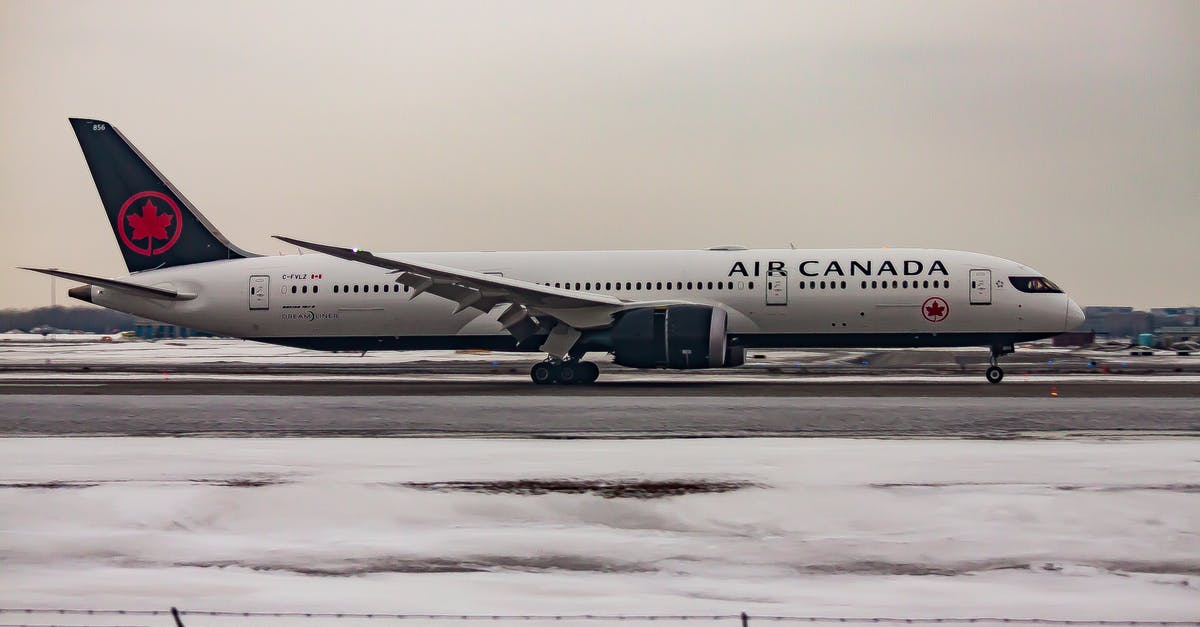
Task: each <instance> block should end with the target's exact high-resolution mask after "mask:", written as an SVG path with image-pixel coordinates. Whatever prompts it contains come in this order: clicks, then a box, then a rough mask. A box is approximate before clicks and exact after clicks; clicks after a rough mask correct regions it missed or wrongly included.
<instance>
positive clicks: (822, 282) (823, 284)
mask: <svg viewBox="0 0 1200 627" xmlns="http://www.w3.org/2000/svg"><path fill="white" fill-rule="evenodd" d="M821 289H825V282H824V281H821Z"/></svg>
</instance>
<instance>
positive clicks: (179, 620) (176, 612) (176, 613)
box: [171, 607, 184, 627]
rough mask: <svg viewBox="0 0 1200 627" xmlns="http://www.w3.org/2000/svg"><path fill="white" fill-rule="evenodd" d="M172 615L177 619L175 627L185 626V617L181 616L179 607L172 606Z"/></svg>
mask: <svg viewBox="0 0 1200 627" xmlns="http://www.w3.org/2000/svg"><path fill="white" fill-rule="evenodd" d="M171 617H172V618H174V619H175V627H184V626H183V619H182V618H179V609H178V608H174V607H173V608H171Z"/></svg>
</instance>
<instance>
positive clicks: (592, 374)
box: [579, 361, 600, 383]
mask: <svg viewBox="0 0 1200 627" xmlns="http://www.w3.org/2000/svg"><path fill="white" fill-rule="evenodd" d="M579 370H580V376H579V382H580V383H595V382H596V379H599V378H600V366H597V365H596V364H594V363H592V362H590V361H583V362H579Z"/></svg>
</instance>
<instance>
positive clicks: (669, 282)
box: [667, 281, 675, 290]
mask: <svg viewBox="0 0 1200 627" xmlns="http://www.w3.org/2000/svg"><path fill="white" fill-rule="evenodd" d="M671 285H672V282H671V281H667V289H669V290H673V289H675V288H674V287H671Z"/></svg>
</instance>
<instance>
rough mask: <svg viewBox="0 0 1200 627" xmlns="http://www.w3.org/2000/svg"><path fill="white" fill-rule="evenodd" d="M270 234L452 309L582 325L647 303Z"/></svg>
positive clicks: (603, 320) (603, 322) (601, 323)
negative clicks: (373, 271) (380, 274)
mask: <svg viewBox="0 0 1200 627" xmlns="http://www.w3.org/2000/svg"><path fill="white" fill-rule="evenodd" d="M275 238H276V239H279V240H282V241H284V242H287V243H289V244H292V245H295V246H299V247H301V248H307V249H309V250H315V251H317V252H322V253H325V254H327V255H330V256H333V257H338V258H340V259H346V260H348V261H357V262H359V263H365V264H368V265H372V266H376V267H379V268H384V269H387V270H391V271H392V272H394V273H396V274H398V275H399V276H398V277H397V278H396V281H397V282H398V283H401V284H403V285H407V286H408V287H410V288H412V290H413V297H414V298H415V297H416V296H417V295H419V294H422V293H425V292H429V293H430V294H434V295H437V296H441V297H442V298H446V299H449V300H452V301H454V302H456V303H458V309H457V310H456V311H455V313H458V312H460V311H464V310H466V309H468V308H474V309H478V310H479V311H482V312H484V313H487V312H489V311H491V310H492V308H493V307H495V306H496V305H498V304H501V303H512V304H514V305H517V306H520V307H525V308H527V309H528V310H529V311H530V312H532V313H534V314H535V315H536V314H539V313H540V314H546V315H550V316H553V317H555V318H557V319H559V320H562V321H563V322H565V323H567V324H568V325H570V326H572V327H576V328H580V329H586V328H596V327H604V326H607V325H608V324H610V323H611V322H612V314H614V313H616V312H618V311H621V310H623V309H627V308H629V307H630V306H634V305H636V306H647V305H649V304H650V303H645V302H642V303H634V302H630V301H624V300H621V299H619V298H616V297H614V296H609V295H607V294H594V293H589V292H577V291H572V290H564V289H561V288H556V287H549V286H546V285H541V284H538V283H533V282H531V281H522V280H519V279H511V278H506V277H502V276H497V275H493V274H485V273H482V272H475V271H473V270H464V269H461V268H452V267H449V266H442V265H437V264H430V263H417V262H413V261H407V260H403V259H391V258H388V257H380V256H378V255H374V254H372V253H371V252H369V251H366V250H360V249H358V248H341V247H338V246H329V245H326V244H317V243H313V242H306V241H304V240H298V239H293V238H290V237H282V236H279V235H276V236H275ZM502 318H503V316H502Z"/></svg>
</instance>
